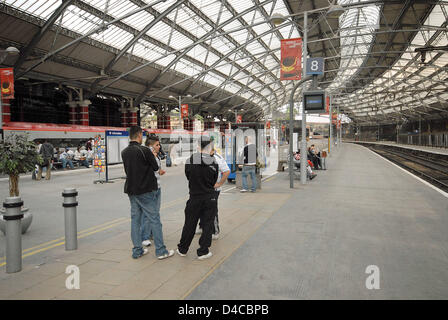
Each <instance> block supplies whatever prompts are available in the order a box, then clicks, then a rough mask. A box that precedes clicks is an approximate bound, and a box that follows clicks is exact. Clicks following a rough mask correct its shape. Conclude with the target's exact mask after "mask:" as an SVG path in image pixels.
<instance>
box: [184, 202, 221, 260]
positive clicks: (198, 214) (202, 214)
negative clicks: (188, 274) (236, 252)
mask: <svg viewBox="0 0 448 320" xmlns="http://www.w3.org/2000/svg"><path fill="white" fill-rule="evenodd" d="M215 213H216V197H215V196H211V197H210V198H208V199H194V198H190V199H189V200H188V201H187V205H186V207H185V223H184V227H183V229H182V236H181V238H180V242H179V244H178V245H177V248H178V249H179V251H180V253H182V254H186V253H187V252H188V249H189V247H190V244H191V241H193V238H194V234H195V231H196V226H197V225H198V221H199V219H201V221H202V234H201V237H200V238H199V249H198V250H197V254H198V256H202V255H205V254H208V248H209V247H210V246H211V244H212V233H213V219H214V218H215Z"/></svg>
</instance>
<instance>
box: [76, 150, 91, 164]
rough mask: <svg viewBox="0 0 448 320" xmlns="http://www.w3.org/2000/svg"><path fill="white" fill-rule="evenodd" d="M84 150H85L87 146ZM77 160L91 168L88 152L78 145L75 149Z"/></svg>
mask: <svg viewBox="0 0 448 320" xmlns="http://www.w3.org/2000/svg"><path fill="white" fill-rule="evenodd" d="M83 151H85V148H84V150H83ZM75 160H76V161H78V162H79V164H80V165H82V166H85V167H86V168H90V166H89V163H88V162H87V153H86V152H81V147H80V146H78V148H77V149H76V151H75Z"/></svg>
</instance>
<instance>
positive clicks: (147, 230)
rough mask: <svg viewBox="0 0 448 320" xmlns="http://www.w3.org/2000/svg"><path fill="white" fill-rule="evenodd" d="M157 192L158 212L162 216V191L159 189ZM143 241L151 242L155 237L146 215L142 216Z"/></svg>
mask: <svg viewBox="0 0 448 320" xmlns="http://www.w3.org/2000/svg"><path fill="white" fill-rule="evenodd" d="M155 192H156V197H157V202H156V210H157V213H158V214H159V215H160V203H161V201H162V190H161V189H160V188H159V189H158V190H157V191H155ZM141 230H142V241H145V240H149V239H150V238H151V236H153V237H154V235H153V233H152V229H151V227H150V224H149V219H148V217H147V216H146V215H143V216H142V228H141Z"/></svg>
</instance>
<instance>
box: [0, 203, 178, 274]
mask: <svg viewBox="0 0 448 320" xmlns="http://www.w3.org/2000/svg"><path fill="white" fill-rule="evenodd" d="M186 199H187V197H184V198H180V199H176V200H172V201H170V202H168V203H166V204H165V205H164V206H163V207H162V208H161V209H166V208H169V207H170V206H173V205H174V204H175V203H176V202H180V201H182V200H186ZM123 219H125V220H123ZM120 220H123V221H120ZM130 220H131V219H130V218H124V217H122V218H118V219H115V220H112V221H109V222H106V223H103V224H100V225H98V226H94V227H91V228H88V229H85V230H83V231H80V232H78V239H82V238H84V237H86V236H89V235H92V234H95V233H98V232H100V231H104V230H107V229H110V228H113V227H116V226H118V225H120V224H123V223H125V222H129V221H130ZM117 221H119V222H117ZM103 226H104V227H103ZM101 227H102V228H101ZM89 231H90V232H89ZM63 239H65V237H61V238H58V239H55V240H51V241H48V242H44V243H41V244H40V245H37V246H34V247H32V248H28V249H25V250H23V251H22V253H26V252H28V251H32V250H33V249H36V248H39V247H42V246H45V245H47V244H51V243H54V242H58V241H61V240H63ZM64 244H65V241H62V242H59V243H55V244H52V245H50V246H48V247H44V248H41V249H38V250H35V251H32V252H29V253H26V254H23V255H22V259H23V258H25V257H29V256H32V255H34V254H37V253H39V252H43V251H47V250H49V249H52V248H55V247H59V246H62V245H64ZM5 259H6V257H2V258H0V261H2V260H5ZM5 264H6V262H3V263H0V267H2V266H4V265H5Z"/></svg>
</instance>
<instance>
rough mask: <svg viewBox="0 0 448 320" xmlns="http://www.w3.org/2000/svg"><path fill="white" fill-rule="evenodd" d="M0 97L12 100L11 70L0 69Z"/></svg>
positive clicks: (12, 82)
mask: <svg viewBox="0 0 448 320" xmlns="http://www.w3.org/2000/svg"><path fill="white" fill-rule="evenodd" d="M0 82H1V97H2V99H14V71H13V68H2V69H0Z"/></svg>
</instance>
